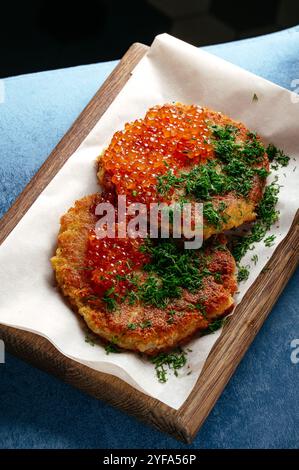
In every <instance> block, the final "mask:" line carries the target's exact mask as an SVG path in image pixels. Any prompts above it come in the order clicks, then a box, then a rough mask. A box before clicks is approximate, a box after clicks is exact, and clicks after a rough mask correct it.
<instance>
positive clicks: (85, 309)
mask: <svg viewBox="0 0 299 470" xmlns="http://www.w3.org/2000/svg"><path fill="white" fill-rule="evenodd" d="M112 199H113V197H111V195H109V194H108V195H101V194H94V195H91V196H87V197H85V198H83V199H81V200H79V201H77V202H76V203H75V206H74V207H72V208H71V209H70V210H69V211H68V212H67V213H66V214H65V215H64V216H63V217H62V218H61V228H60V232H59V236H58V247H57V251H56V255H55V256H54V257H53V258H52V260H51V261H52V265H53V268H54V270H55V274H56V279H57V283H58V285H59V287H60V289H61V291H62V293H63V295H64V296H66V298H67V299H68V301H69V302H70V304H71V305H72V307H73V308H74V310H75V311H76V312H78V313H79V314H80V315H81V316H82V317H83V319H84V320H85V322H86V323H87V325H88V327H89V328H90V329H91V330H92V331H93V332H94V333H95V334H96V335H98V336H100V337H101V338H103V339H104V340H105V341H110V342H113V343H114V344H116V345H118V346H120V347H122V348H125V349H129V350H133V351H141V352H143V353H146V354H154V353H157V352H159V351H166V350H169V349H171V348H173V347H174V346H176V345H179V344H182V343H184V342H185V341H186V340H188V339H189V338H190V337H191V336H192V335H194V334H195V333H196V332H198V331H204V330H206V329H207V328H208V326H209V324H210V323H211V322H213V321H214V320H215V319H217V318H221V317H223V316H224V315H225V314H227V313H228V312H229V311H231V309H232V307H233V303H234V301H233V295H234V293H235V291H236V288H237V285H236V278H235V271H236V266H235V261H234V259H233V257H232V255H231V254H230V252H229V251H228V250H227V249H226V246H225V244H226V240H225V238H224V237H223V236H218V237H212V238H211V240H209V241H208V242H207V243H206V245H205V247H204V248H202V249H200V250H196V251H195V250H183V249H182V248H181V247H179V246H177V245H175V244H174V242H173V241H172V240H166V241H157V242H156V244H154V243H153V242H152V241H148V240H142V239H135V240H134V239H125V240H124V239H122V240H121V239H117V238H115V239H102V240H98V239H97V238H96V236H95V224H96V222H97V220H98V217H97V216H96V215H95V207H96V205H97V204H98V203H99V202H103V201H106V200H110V201H111V200H112ZM187 252H188V253H187Z"/></svg>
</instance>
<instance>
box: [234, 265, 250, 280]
mask: <svg viewBox="0 0 299 470" xmlns="http://www.w3.org/2000/svg"><path fill="white" fill-rule="evenodd" d="M248 278H249V266H240V265H239V266H238V276H237V280H238V282H243V281H247V279H248Z"/></svg>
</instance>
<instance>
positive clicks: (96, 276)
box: [86, 231, 149, 296]
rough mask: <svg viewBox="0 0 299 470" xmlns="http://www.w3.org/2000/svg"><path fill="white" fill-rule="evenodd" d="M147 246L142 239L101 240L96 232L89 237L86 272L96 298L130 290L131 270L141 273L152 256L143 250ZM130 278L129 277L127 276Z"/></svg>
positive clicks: (121, 293) (122, 293) (120, 293)
mask: <svg viewBox="0 0 299 470" xmlns="http://www.w3.org/2000/svg"><path fill="white" fill-rule="evenodd" d="M143 243H144V240H143V239H141V238H136V239H133V238H129V237H127V238H108V237H105V238H102V239H98V238H97V237H96V234H95V232H94V231H92V232H91V233H90V234H89V238H88V246H87V252H86V261H87V269H88V270H87V273H88V274H89V275H90V280H91V283H92V286H93V291H94V293H95V294H96V295H99V296H103V295H105V293H107V291H109V290H111V292H110V293H111V294H112V293H113V295H114V294H119V295H124V294H125V293H126V292H127V290H128V288H129V287H131V285H132V283H131V281H130V277H129V276H128V275H130V274H131V273H132V269H133V268H134V271H135V270H138V268H141V267H142V266H143V265H144V264H145V263H146V262H147V261H148V260H149V256H148V255H147V254H146V253H143V252H141V251H140V247H141V246H142V244H143ZM127 276H128V277H127Z"/></svg>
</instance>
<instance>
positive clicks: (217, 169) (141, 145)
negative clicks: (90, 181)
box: [98, 103, 269, 239]
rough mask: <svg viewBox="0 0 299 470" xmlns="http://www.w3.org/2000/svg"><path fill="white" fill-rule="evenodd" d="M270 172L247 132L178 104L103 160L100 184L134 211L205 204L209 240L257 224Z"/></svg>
mask: <svg viewBox="0 0 299 470" xmlns="http://www.w3.org/2000/svg"><path fill="white" fill-rule="evenodd" d="M268 170H269V161H268V156H267V153H266V151H265V148H264V147H263V145H262V142H261V140H260V138H259V137H258V136H257V135H256V134H255V133H252V132H250V131H249V130H248V129H247V128H246V126H245V125H244V124H242V123H240V122H236V121H234V120H232V119H230V118H229V117H227V116H225V115H223V114H221V113H219V112H216V111H213V110H210V109H208V108H202V107H199V106H195V105H183V104H179V103H177V104H166V105H163V106H155V107H154V108H151V109H150V110H149V111H148V112H147V113H146V115H145V117H144V118H143V119H138V120H136V121H134V122H132V123H128V124H126V125H125V128H124V129H123V130H121V131H118V132H116V133H115V134H114V136H113V138H112V140H111V143H110V145H109V146H108V147H107V149H106V150H105V151H104V152H103V154H102V155H101V156H100V157H99V159H98V179H99V182H100V184H101V185H102V186H103V188H104V189H105V190H109V191H111V190H112V191H115V193H116V194H119V195H126V197H127V202H128V203H130V202H144V203H146V204H148V205H149V204H150V203H151V202H167V203H172V202H174V201H176V202H180V201H182V202H195V201H196V202H203V203H204V238H205V239H207V238H209V237H210V236H211V235H213V234H215V233H222V232H223V231H224V230H228V229H231V228H234V227H238V226H239V225H242V224H243V223H245V222H251V221H253V220H255V218H256V207H257V205H258V203H259V201H260V199H261V197H262V194H263V188H264V186H265V182H266V176H267V172H268ZM217 175H218V176H217Z"/></svg>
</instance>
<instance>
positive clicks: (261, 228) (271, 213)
mask: <svg viewBox="0 0 299 470" xmlns="http://www.w3.org/2000/svg"><path fill="white" fill-rule="evenodd" d="M278 193H279V186H278V185H277V183H276V182H273V183H271V184H270V185H269V186H267V187H266V189H265V191H264V194H263V197H262V199H261V202H260V204H259V206H258V209H257V215H258V220H257V222H256V223H255V224H254V225H253V227H252V229H251V231H250V232H249V234H247V235H245V236H243V237H239V240H237V241H236V242H235V243H234V244H233V246H232V253H233V256H234V258H235V260H236V261H237V262H239V261H240V260H241V259H242V258H243V256H244V255H245V254H246V252H247V251H248V250H249V249H250V248H251V247H252V245H253V244H254V243H257V242H260V241H262V240H263V238H264V237H265V235H266V233H267V231H268V230H269V229H270V227H271V225H272V224H274V223H275V222H276V221H277V219H278V215H279V212H278V211H277V210H276V208H275V207H276V203H277V201H278Z"/></svg>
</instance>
